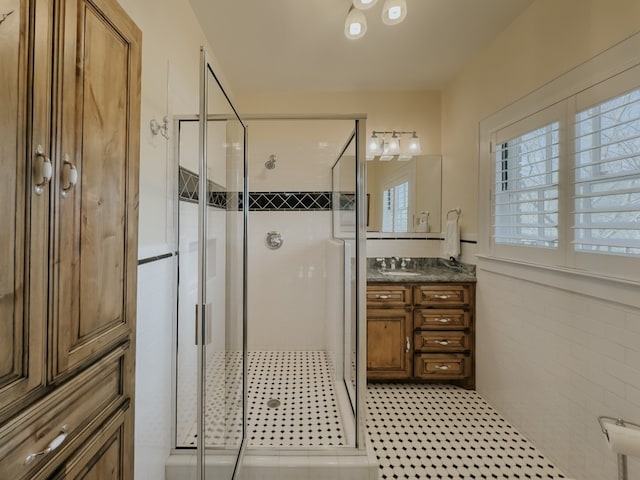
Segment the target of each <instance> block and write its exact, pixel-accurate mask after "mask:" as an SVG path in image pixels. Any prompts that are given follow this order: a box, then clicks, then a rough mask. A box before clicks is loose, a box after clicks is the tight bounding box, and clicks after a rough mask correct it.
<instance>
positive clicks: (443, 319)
mask: <svg viewBox="0 0 640 480" xmlns="http://www.w3.org/2000/svg"><path fill="white" fill-rule="evenodd" d="M438 322H440V323H449V322H451V319H450V318H439V319H438Z"/></svg>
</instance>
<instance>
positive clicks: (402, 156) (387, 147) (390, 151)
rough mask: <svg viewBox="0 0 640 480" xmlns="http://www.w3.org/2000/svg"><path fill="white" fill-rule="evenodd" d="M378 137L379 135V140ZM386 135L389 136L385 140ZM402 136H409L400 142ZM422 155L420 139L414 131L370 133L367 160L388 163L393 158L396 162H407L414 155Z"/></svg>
mask: <svg viewBox="0 0 640 480" xmlns="http://www.w3.org/2000/svg"><path fill="white" fill-rule="evenodd" d="M378 135H381V136H382V138H380V137H379V136H378ZM387 135H391V137H390V138H389V140H387ZM402 135H411V137H410V138H409V140H408V141H407V142H406V145H405V144H404V142H401V141H400V137H401V136H402ZM421 153H422V147H421V146H420V139H419V138H418V135H417V134H416V132H415V130H414V131H409V132H401V131H399V130H390V131H376V130H374V131H373V132H371V138H370V139H369V141H368V142H367V154H366V158H367V160H373V159H374V158H375V157H378V159H379V160H382V161H383V162H384V161H389V160H392V159H393V158H394V157H397V159H398V160H402V161H408V160H411V158H412V157H413V156H414V155H420V154H421Z"/></svg>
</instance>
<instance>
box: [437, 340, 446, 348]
mask: <svg viewBox="0 0 640 480" xmlns="http://www.w3.org/2000/svg"><path fill="white" fill-rule="evenodd" d="M435 343H437V344H438V345H442V346H444V347H446V346H447V345H449V340H436V341H435Z"/></svg>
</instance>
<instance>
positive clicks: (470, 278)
mask: <svg viewBox="0 0 640 480" xmlns="http://www.w3.org/2000/svg"><path fill="white" fill-rule="evenodd" d="M384 260H385V264H386V268H384V269H383V268H381V265H380V263H381V262H379V261H378V260H377V259H375V258H367V282H370V283H375V282H380V283H382V282H387V283H388V282H402V283H408V282H413V283H428V282H443V283H444V282H475V281H476V266H475V265H469V264H467V263H459V262H455V263H454V262H451V261H449V260H445V259H444V258H410V259H409V261H408V262H406V264H407V265H406V266H405V268H402V267H401V265H400V263H401V260H400V261H396V268H395V269H392V268H391V257H387V258H385V259H384Z"/></svg>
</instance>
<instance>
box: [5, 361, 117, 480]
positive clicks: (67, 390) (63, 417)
mask: <svg viewBox="0 0 640 480" xmlns="http://www.w3.org/2000/svg"><path fill="white" fill-rule="evenodd" d="M128 353H129V352H128V350H126V349H125V348H119V349H117V350H115V351H114V352H112V353H111V354H109V355H108V356H107V357H106V358H104V359H103V360H101V361H100V362H99V363H97V364H96V365H94V366H92V367H90V368H89V369H87V370H85V371H84V372H82V373H81V374H79V375H78V376H77V377H75V378H74V379H73V380H71V381H69V382H68V383H66V384H64V385H62V386H61V387H59V388H57V389H56V390H55V391H54V392H53V393H51V394H50V395H48V396H47V397H45V398H44V399H42V400H41V401H39V402H38V403H36V404H35V405H33V406H32V407H31V408H29V409H27V410H25V411H24V412H23V413H22V414H20V415H18V416H17V417H15V418H14V419H13V420H12V421H11V422H9V423H7V424H6V425H5V426H4V427H3V428H2V429H0V438H3V439H8V440H7V441H5V442H3V443H2V444H1V445H0V478H7V479H8V478H11V479H12V480H19V479H27V478H28V479H32V478H34V477H35V476H36V472H37V475H38V476H44V475H43V473H42V472H43V471H46V472H49V473H52V472H53V471H54V470H55V468H57V466H58V465H60V463H62V462H63V461H64V459H65V457H66V456H68V455H69V454H70V453H71V452H72V451H73V449H75V448H77V447H78V446H79V445H81V444H82V443H83V442H84V441H85V440H86V439H87V437H88V436H89V435H90V434H91V433H92V430H93V429H94V428H96V427H97V425H99V422H102V421H104V420H105V418H106V417H107V416H108V415H109V414H110V413H111V412H112V411H113V410H114V409H115V408H116V407H117V406H118V405H121V404H122V403H123V402H124V401H125V396H124V392H123V389H122V385H123V382H124V380H123V377H124V375H125V360H124V357H125V355H126V354H128ZM62 432H65V434H66V436H65V435H61V434H62ZM63 438H64V440H62V439H63ZM54 439H57V440H61V442H59V444H58V446H57V448H55V449H54V450H52V451H51V452H50V453H47V454H44V455H38V456H36V457H34V458H33V459H32V461H30V462H28V463H27V458H28V457H29V455H31V454H34V453H36V452H43V451H45V450H46V449H47V447H48V446H50V445H52V441H53V440H54Z"/></svg>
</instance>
